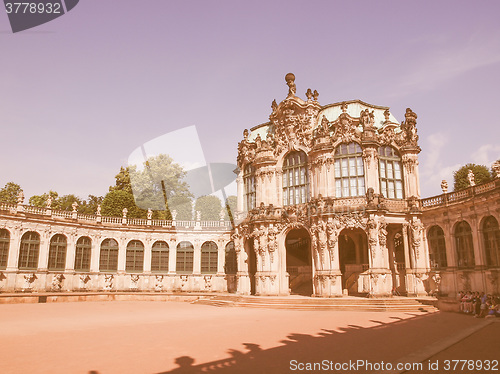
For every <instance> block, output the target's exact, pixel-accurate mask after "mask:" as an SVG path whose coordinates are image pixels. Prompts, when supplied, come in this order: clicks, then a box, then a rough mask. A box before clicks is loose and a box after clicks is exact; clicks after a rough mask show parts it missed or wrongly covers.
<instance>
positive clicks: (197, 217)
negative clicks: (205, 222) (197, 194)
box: [196, 210, 201, 221]
mask: <svg viewBox="0 0 500 374" xmlns="http://www.w3.org/2000/svg"><path fill="white" fill-rule="evenodd" d="M196 220H197V221H201V211H199V210H197V211H196Z"/></svg>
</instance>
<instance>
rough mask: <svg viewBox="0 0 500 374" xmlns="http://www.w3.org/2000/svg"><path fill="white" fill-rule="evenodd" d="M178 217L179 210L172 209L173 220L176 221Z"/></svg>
mask: <svg viewBox="0 0 500 374" xmlns="http://www.w3.org/2000/svg"><path fill="white" fill-rule="evenodd" d="M176 218H177V210H175V209H174V210H172V220H174V221H175V219H176Z"/></svg>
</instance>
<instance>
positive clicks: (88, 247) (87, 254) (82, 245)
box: [75, 236, 92, 271]
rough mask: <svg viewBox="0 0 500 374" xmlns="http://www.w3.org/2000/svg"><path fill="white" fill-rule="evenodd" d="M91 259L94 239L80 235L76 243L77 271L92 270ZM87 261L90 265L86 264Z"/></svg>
mask: <svg viewBox="0 0 500 374" xmlns="http://www.w3.org/2000/svg"><path fill="white" fill-rule="evenodd" d="M87 241H88V243H87ZM91 259H92V239H90V238H89V237H88V236H80V237H79V238H78V240H77V241H76V245H75V271H90V261H91ZM87 263H88V266H84V265H86V264H87Z"/></svg>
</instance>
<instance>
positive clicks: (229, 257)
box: [224, 241, 238, 274]
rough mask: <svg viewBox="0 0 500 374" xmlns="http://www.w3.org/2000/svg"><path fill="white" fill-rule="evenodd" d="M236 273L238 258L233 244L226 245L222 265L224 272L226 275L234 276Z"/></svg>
mask: <svg viewBox="0 0 500 374" xmlns="http://www.w3.org/2000/svg"><path fill="white" fill-rule="evenodd" d="M237 271H238V258H237V256H236V251H235V249H234V242H232V241H231V242H229V243H227V244H226V262H225V264H224V272H225V273H226V274H236V272H237Z"/></svg>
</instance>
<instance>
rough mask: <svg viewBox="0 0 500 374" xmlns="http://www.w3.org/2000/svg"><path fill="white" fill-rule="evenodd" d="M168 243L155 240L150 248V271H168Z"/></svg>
mask: <svg viewBox="0 0 500 374" xmlns="http://www.w3.org/2000/svg"><path fill="white" fill-rule="evenodd" d="M168 249H169V248H168V244H167V242H164V241H157V242H155V243H154V244H153V248H152V249H151V251H152V252H151V271H152V272H167V271H168Z"/></svg>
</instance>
